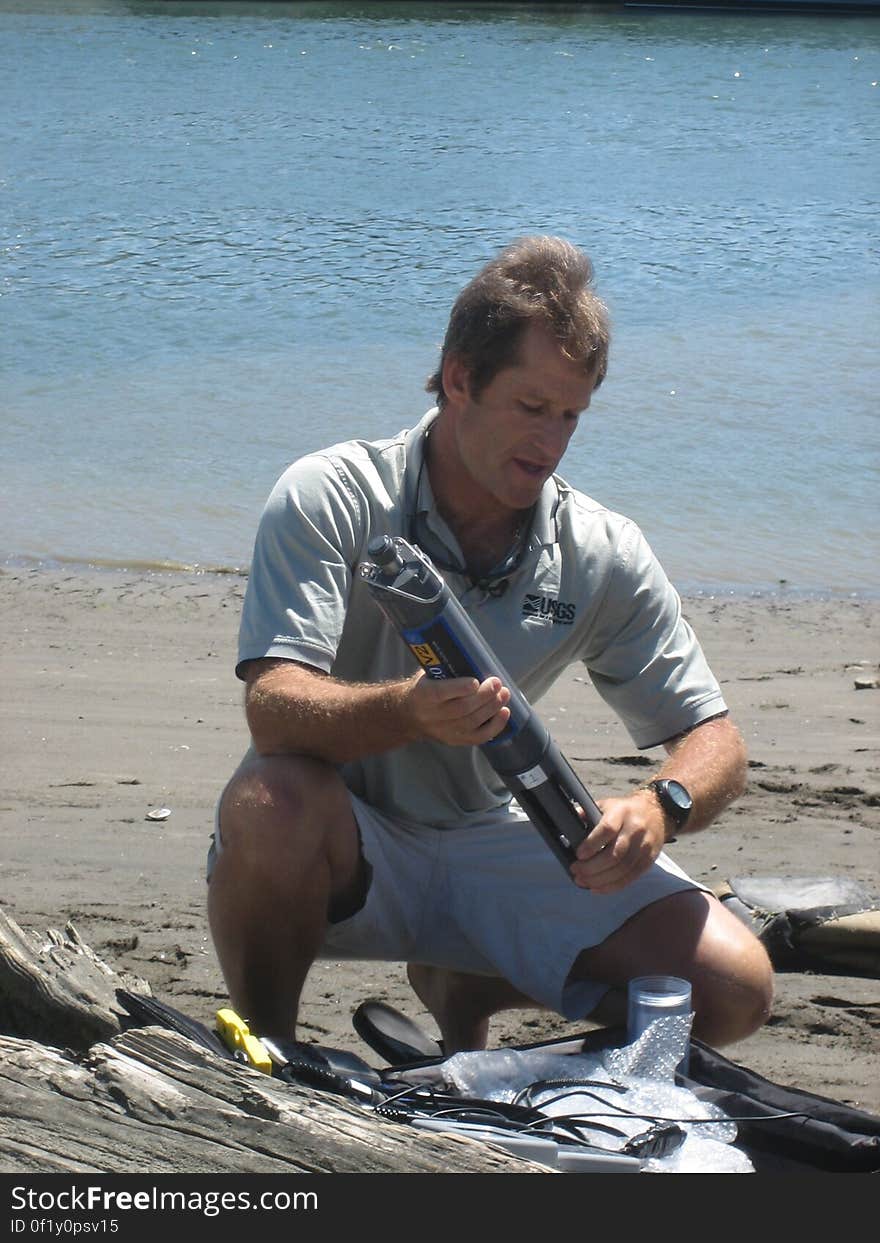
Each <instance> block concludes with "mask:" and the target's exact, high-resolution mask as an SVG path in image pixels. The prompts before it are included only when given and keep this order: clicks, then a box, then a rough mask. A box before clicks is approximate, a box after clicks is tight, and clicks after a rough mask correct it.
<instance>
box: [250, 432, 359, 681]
mask: <svg viewBox="0 0 880 1243" xmlns="http://www.w3.org/2000/svg"><path fill="white" fill-rule="evenodd" d="M363 522H364V512H363V501H362V498H361V497H359V495H358V494H357V492H356V491H355V489H354V488H353V487H352V486H351V483H350V481H349V480H348V479H347V477H346V475H345V474H344V472H343V471H342V470H341V467H340V465H339V464H337V463H335V462H334V461H332V460H331V459H329V458H327V457H325V456H322V455H320V454H314V455H312V456H309V457H306V458H302V459H300V460H299V461H298V462H295V463H294V464H293V465H292V466H291V467H290V468H289V469H288V470H287V471H285V473H284V474H283V475H282V476H281V478H280V479H279V481H278V483H277V484H276V485H275V487H274V489H273V490H272V493H271V494H270V496H269V499H268V501H267V502H266V507H265V509H264V510H263V514H262V517H261V519H260V523H259V527H258V529H257V536H256V541H255V543H254V553H253V558H252V560H251V568H250V574H249V577H248V585H247V590H246V592H245V599H244V606H243V608H242V617H241V626H240V630H239V643H238V663H237V665H236V674H237V675H238V676H239V677H243V676H244V674H243V668H242V666H243V664H244V663H245V662H246V661H248V660H255V659H258V658H260V657H265V656H269V657H273V656H274V657H281V658H283V659H286V660H298V661H302V662H303V663H304V664H309V665H314V666H316V667H317V668H319V669H322V670H324V671H325V672H329V670H330V667H331V665H332V664H333V660H334V657H335V655H336V649H337V646H338V644H339V638H340V635H341V634H342V628H343V625H344V622H345V609H346V603H347V600H348V595H349V590H350V587H351V579H352V573H353V569H354V566H355V564H356V561H357V558H358V554H359V550H360V545H361V542H362V541H361V535H360V533H361V531H362V529H363Z"/></svg>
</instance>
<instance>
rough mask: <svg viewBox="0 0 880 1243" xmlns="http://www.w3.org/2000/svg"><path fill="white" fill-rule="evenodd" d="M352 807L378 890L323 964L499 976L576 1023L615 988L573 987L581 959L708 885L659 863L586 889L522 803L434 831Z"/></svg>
mask: <svg viewBox="0 0 880 1243" xmlns="http://www.w3.org/2000/svg"><path fill="white" fill-rule="evenodd" d="M351 802H352V807H353V809H354V814H355V818H356V820H357V824H358V828H359V830H360V835H361V846H362V850H363V854H364V858H365V859H366V861H367V864H368V869H367V871H368V874H369V873H371V876H370V881H369V887H368V889H367V892H366V897H365V899H364V901H363V905H362V906H361V907H360V908H359V909H358V910H357V911H355V912H354V914H351V915H349V916H348V917H347V918H345V919H342V920H341V921H340V922H338V923H331V924H329V925H328V928H327V933H326V936H325V939H324V944H323V947H322V948H321V950H320V952H319V955H318V957H319V958H321V959H370V960H376V961H382V962H417V963H428V964H431V965H433V966H438V967H449V968H453V969H455V970H458V971H467V972H471V973H473V974H475V975H487V976H501V977H503V978H504V979H506V980H508V981H509V982H510V983H511V984H513V985H514V986H515V987H516V988H517V989H519V991H520V992H522V993H524V994H525V995H526V996H527V997H530V998H532V999H533V1000H534V1001H537V1002H540V1003H541V1004H542V1005H544V1006H547V1007H548V1008H549V1009H550V1010H553V1011H555V1012H556V1013H558V1014H561V1015H563V1016H564V1017H565V1018H567V1019H570V1020H577V1019H581V1018H585V1017H586V1016H587V1015H588V1014H590V1013H592V1011H593V1010H594V1009H595V1007H596V1005H597V1004H598V1003H599V1001H600V1000H601V998H602V996H603V994H604V993H605V992H607V990H608V987H609V986H608V985H607V984H604V983H601V982H599V981H589V980H587V981H569V979H568V975H569V972H570V971H571V968H572V966H573V965H574V962H575V960H576V959H577V957H578V955H579V954H580V952H581V950H584V949H589V948H591V947H592V946H595V945H599V944H601V942H602V941H604V940H605V939H606V938H607V937H609V936H610V935H611V933H613V932H616V931H617V929H618V928H620V927H621V926H622V925H623V924H624V923H625V922H626V921H627V920H628V919H629V918H630V917H631V916H632V915H635V914H636V913H637V912H638V911H640V910H642V909H643V908H644V907H646V906H649V905H650V904H651V903H652V902H656V901H658V899H660V898H665V897H668V896H670V895H671V894H674V893H681V892H683V891H684V890H688V889H696V890H699V889H703V888H704V886H701V885H698V884H697V883H696V882H695V881H693V880H691V879H690V877H689V876H687V875H686V873H685V872H683V871H682V870H681V868H679V867H678V865H677V864H675V863H673V861H672V860H671V859H670V858H669V857H668V856H667V855H665V854H661V855H660V857H659V858H658V859H657V861H656V862H655V863H654V864H653V865H652V866H651V868H649V870H648V871H647V872H646V873H644V875H642V876H640V877H639V878H638V880H636V881H634V882H633V883H632V884H631V885H628V886H627V887H626V888H625V889H623V890H622V891H621V892H620V893H615V894H594V893H591V892H590V891H589V890H587V889H580V888H578V886H577V885H575V884H574V883H573V882H572V880H571V878H570V877H569V876H568V875H567V874H566V872H565V869H564V868H563V867H562V865H561V864H560V863H559V861H558V859H557V858H556V857H555V855H553V854H552V853H551V852H550V850H549V848H548V847H547V846H546V845H545V843H544V841H543V839H542V838H541V837H540V835H539V833H538V832H537V830H536V829H535V828H533V826H532V825H531V823H530V822H529V820H528V819H527V817H526V816H525V814H524V813H523V812H522V811H521V810H520V808H519V807H518V806H517V804H516V803H513V804H511V805H510V806H509V807H507V808H500V809H498V810H497V811H495V812H492V813H491V814H489V815H487V816H485V817H484V818H482V819H481V820H479V821H477V822H470V823H469V824H468V825H467V827H463V828H461V829H432V828H429V827H425V826H423V825H413V824H408V823H401V822H400V821H395V820H392V819H391V818H390V817H388V816H386V815H384V814H383V813H382V812H380V811H377V810H376V808H375V807H371V806H370V805H369V804H367V803H365V802H363V801H362V800H361V799H359V798H357V797H356V796H355V795H352V796H351ZM215 839H216V842H217V843H219V832H217V831H215ZM217 849H222V846H214V845H212V848H211V853H210V854H209V860H208V875H209V877H210V871H211V867H212V865H213V859H214V858H215V857H216V850H217Z"/></svg>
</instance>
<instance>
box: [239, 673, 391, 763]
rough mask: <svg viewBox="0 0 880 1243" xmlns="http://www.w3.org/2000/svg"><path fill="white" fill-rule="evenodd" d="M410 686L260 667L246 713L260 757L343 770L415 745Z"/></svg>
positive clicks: (251, 681) (253, 678) (249, 689)
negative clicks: (311, 761)
mask: <svg viewBox="0 0 880 1243" xmlns="http://www.w3.org/2000/svg"><path fill="white" fill-rule="evenodd" d="M408 688H409V682H408V681H397V682H382V683H375V684H373V683H368V684H360V683H352V682H342V681H339V680H338V679H337V678H333V677H330V676H329V675H326V674H322V673H321V672H319V671H318V670H312V669H307V668H304V667H303V666H302V665H297V664H294V663H293V662H291V661H276V662H265V663H264V662H260V666H259V668H258V669H256V670H255V671H254V673H253V674H252V675H251V676H250V677H249V678H248V685H247V691H246V698H245V710H246V714H247V720H248V725H249V727H250V731H251V736H252V738H253V740H254V746H255V747H256V749H257V750H258V751H259V752H260V753H261V754H262V755H291V754H299V755H311V756H314V757H315V758H316V759H322V760H326V761H327V762H328V763H331V764H343V763H345V762H346V761H348V760H353V759H358V758H359V757H360V756H363V755H370V754H375V753H376V752H379V751H388V750H391V749H392V748H393V747H399V746H402V745H403V744H404V743H406V742H410V741H412V739H413V732H412V731H413V726H412V722H411V719H410V716H409V714H408V712H407V709H406V698H407V692H408Z"/></svg>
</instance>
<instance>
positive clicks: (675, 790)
mask: <svg viewBox="0 0 880 1243" xmlns="http://www.w3.org/2000/svg"><path fill="white" fill-rule="evenodd" d="M666 793H667V794H668V795H669V797H670V798H671V799H672V801H673V803H675V805H676V807H679V808H680V809H681V810H682V811H690V809H691V805H692V801H693V800H692V799H691V796H690V795H689V794H688V792H687V790H686V789H685V788H684V786H683V785H682V784H681V782H680V781H667V783H666Z"/></svg>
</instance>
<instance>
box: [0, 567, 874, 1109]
mask: <svg viewBox="0 0 880 1243" xmlns="http://www.w3.org/2000/svg"><path fill="white" fill-rule="evenodd" d="M244 587H245V579H244V578H243V577H241V576H239V575H215V574H196V573H189V574H180V573H164V572H153V571H147V570H141V569H133V570H104V571H98V570H81V569H78V568H70V569H65V568H61V569H59V568H55V569H19V568H14V567H7V568H6V569H4V570H3V571H2V572H0V625H2V630H3V634H4V639H5V641H4V644H3V650H2V656H0V660H2V666H0V671H2V681H3V686H4V710H3V716H4V726H3V749H2V753H3V760H2V777H3V793H2V798H0V824H2V831H3V842H4V845H3V850H2V854H0V906H2V907H3V908H4V909H5V910H6V912H7V913H8V914H10V915H11V916H12V917H13V918H14V919H15V920H17V921H18V923H19V924H21V925H22V926H24V927H33V928H38V929H45V928H47V927H63V926H64V924H65V923H66V922H67V921H68V920H72V921H73V922H74V924H75V925H76V927H77V928H78V930H79V932H80V934H81V936H82V937H83V938H84V939H85V940H86V941H87V942H88V943H89V944H90V945H91V946H92V947H93V948H94V949H95V950H96V951H97V952H98V953H99V954H100V955H101V956H102V957H103V958H104V959H105V960H106V961H108V962H109V963H111V964H112V965H113V966H114V967H116V968H117V969H119V970H123V969H124V970H128V971H132V972H134V973H136V974H137V975H140V976H142V977H144V978H146V979H147V980H148V981H149V983H150V985H151V987H152V989H153V992H154V994H155V995H156V996H157V997H159V998H160V999H162V1000H165V1001H168V1002H170V1003H171V1004H173V1005H175V1006H177V1007H178V1008H179V1009H181V1010H183V1011H185V1012H186V1013H187V1014H189V1015H191V1016H192V1017H194V1018H199V1019H201V1020H202V1021H204V1022H207V1023H211V1022H212V1020H213V1015H214V1012H215V1011H216V1010H217V1008H218V1007H219V1006H221V1005H223V1004H225V1003H226V1001H227V998H226V994H225V991H224V987H223V981H222V978H221V975H220V972H219V969H218V966H217V963H216V960H215V958H214V953H213V949H212V946H211V942H210V938H209V935H208V930H207V922H206V916H205V883H204V857H205V851H206V848H207V845H208V838H209V834H210V832H211V827H212V817H213V807H214V802H215V799H216V797H217V794H218V792H219V790H220V788H221V787H222V785H223V783H224V782H225V780H226V778H227V777H228V775H229V773H230V772H231V770H232V768H233V766H234V764H235V763H236V762H237V760H238V758H239V756H240V755H241V753H242V751H243V750H244V748H245V745H246V741H247V737H246V728H245V723H244V717H243V714H242V710H241V686H240V684H239V683H238V682H237V681H236V679H235V677H234V673H233V666H234V659H235V644H236V634H237V627H238V615H239V609H240V603H241V599H242V596H243V593H244ZM685 612H686V614H687V615H688V617H689V618H690V620H691V621H692V623H693V624H694V626H695V627H696V629H697V632H698V634H699V635H700V637H701V639H702V642H703V645H704V648H705V650H706V652H707V655H708V657H709V659H710V662H711V663H712V665H713V668H714V669H715V672H716V674H717V675H718V676H719V678H720V680H721V682H722V684H723V686H724V690H725V694H726V696H727V699H728V702H729V704H730V707H731V710H732V713H733V715H734V718H735V720H736V721H737V722H738V724H739V726H740V728H741V729H742V731H743V734H744V736H745V738H746V741H747V743H748V747H749V753H750V766H751V767H750V786H749V789H748V791H747V793H746V794H745V795H744V796H743V798H742V799H741V800H740V801H739V802H738V803H737V804H736V805H735V807H733V808H731V809H730V810H728V812H727V813H726V814H725V815H724V816H723V817H722V818H721V819H720V820H719V821H718V823H717V824H716V825H715V826H713V828H711V829H710V830H708V831H706V832H704V833H702V834H698V835H694V836H689V837H686V838H684V839H682V840H681V841H680V842H679V844H678V845H677V847H676V848H675V857H676V858H677V859H678V860H679V861H680V862H681V863H682V865H683V866H684V867H685V868H686V869H687V870H688V871H689V872H690V873H691V874H692V875H693V876H695V877H697V878H699V879H700V880H702V881H704V882H705V883H707V884H709V885H711V886H713V887H714V886H716V885H718V884H721V883H722V882H724V881H729V880H731V879H733V878H737V877H757V876H792V877H818V876H830V877H837V878H848V879H852V880H855V881H858V882H860V883H861V884H863V885H866V886H868V887H869V888H870V889H871V890H872V891H873V892H875V893H880V850H878V845H880V690H878V689H877V688H876V686H873V687H871V686H866V687H865V688H864V689H859V688H857V685H856V683H857V682H858V681H865V682H870V681H871V680H872V679H876V675H877V661H878V655H880V653H878V644H877V631H878V620H880V602H877V601H869V600H865V599H859V598H848V599H842V600H815V599H800V598H796V597H792V598H787V597H786V595H785V593H784V592H781V593H780V594H777V595H772V596H771V595H762V596H753V597H748V598H738V597H734V596H726V595H725V596H717V597H712V596H701V597H697V598H693V599H688V600H686V601H685ZM539 710H540V712H541V715H542V717H543V718H544V720H545V721H546V722H547V723H548V724H549V725H550V727H551V730H552V731H553V733H554V736H555V738H556V741H557V742H558V743H559V745H560V746H561V748H562V750H563V751H564V752H565V753H566V755H567V756H568V758H569V759H570V760H571V761H572V763H573V764H574V766H575V767H576V768H577V770H578V771H579V773H580V775H581V777H582V778H583V780H584V782H585V784H587V786H588V787H589V788H590V789H591V791H592V792H593V794H594V795H595V796H596V797H602V796H603V795H605V794H611V793H615V792H618V791H622V790H625V789H626V788H628V787H629V786H630V785H632V784H635V783H636V782H638V781H639V780H640V779H641V778H643V777H644V774H645V765H647V764H653V763H654V762H655V760H656V758H657V757H656V756H652V755H651V753H648V755H641V756H640V755H637V754H636V753H635V751H634V748H633V746H632V744H631V742H630V741H629V739H628V737H627V735H626V734H625V732H624V730H623V727H622V726H621V725H620V724H619V722H618V721H617V720H616V718H614V717H613V715H612V714H611V713H610V712H609V710H608V709H607V708H606V707H605V705H604V704H603V703H602V701H601V700H600V699H599V698H598V696H597V695H596V694H595V692H594V691H593V689H592V687H591V686H590V684H589V681H588V679H587V678H586V675H585V673H584V672H583V671H582V670H579V669H577V668H572V669H571V670H570V671H569V672H568V674H567V675H566V676H565V678H564V679H563V680H562V681H561V682H560V683H559V684H558V685H557V687H556V688H555V690H554V691H553V693H552V694H551V695H550V696H548V697H547V698H546V699H545V700H543V701H542V703H541V705H540V708H539ZM159 807H167V808H169V809H170V811H171V814H170V816H169V817H168V818H167V819H165V820H164V821H151V820H149V819H148V818H147V814H148V812H150V810H151V809H154V808H159ZM368 997H379V998H382V999H384V1000H386V1001H389V1002H391V1003H392V1004H394V1005H396V1006H398V1007H400V1008H401V1009H403V1010H405V1011H406V1012H407V1013H408V1014H410V1015H412V1016H413V1017H415V1018H418V1019H420V1020H421V1021H423V1022H424V1023H425V1024H426V1026H428V1028H429V1029H430V1030H433V1028H432V1027H431V1021H430V1019H429V1018H428V1017H427V1016H426V1015H425V1014H424V1012H423V1011H422V1010H421V1008H420V1005H419V1003H418V1002H417V1000H416V999H415V997H414V996H413V995H412V994H411V993H410V990H409V988H408V986H407V984H406V982H405V977H404V971H403V967H402V966H399V965H391V966H388V965H384V964H373V963H370V964H365V965H364V964H361V965H356V966H347V965H344V964H336V963H327V964H323V965H320V966H318V967H316V968H315V969H314V971H313V973H312V975H311V976H310V979H309V982H308V985H307V989H306V993H305V996H304V1001H303V1006H302V1015H301V1020H302V1021H301V1029H300V1034H301V1036H302V1038H304V1039H307V1040H308V1039H312V1040H315V1041H318V1042H321V1043H325V1044H333V1045H336V1046H338V1047H342V1048H350V1049H352V1050H354V1051H357V1052H358V1053H360V1054H361V1055H362V1056H366V1057H367V1058H368V1059H369V1058H371V1057H373V1058H374V1060H375V1055H373V1054H371V1052H370V1051H369V1050H368V1049H366V1047H365V1046H364V1045H363V1044H362V1042H361V1041H360V1040H359V1038H358V1037H357V1036H356V1034H355V1033H354V1031H353V1029H352V1025H351V1015H352V1012H353V1011H354V1009H355V1007H356V1006H357V1005H358V1003H359V1002H361V1001H363V1000H365V999H366V998H368ZM878 1029H880V980H877V979H872V978H865V977H858V976H848V975H839V974H835V975H820V974H813V973H808V972H792V973H784V974H783V973H780V974H779V975H778V977H777V997H776V1004H775V1010H774V1014H773V1016H772V1018H771V1020H770V1022H769V1023H768V1024H767V1026H766V1027H765V1028H764V1029H763V1030H762V1031H760V1032H759V1033H757V1034H756V1035H754V1036H752V1037H751V1038H750V1039H748V1040H746V1041H743V1042H741V1043H740V1044H738V1045H734V1046H731V1047H730V1048H728V1049H727V1050H725V1052H726V1053H727V1055H728V1056H729V1057H732V1058H733V1059H734V1060H736V1061H739V1062H742V1063H744V1064H746V1065H748V1066H750V1067H752V1068H753V1069H755V1070H757V1071H759V1072H760V1073H761V1074H763V1075H765V1076H767V1077H768V1078H771V1079H774V1080H776V1081H777V1082H780V1083H791V1084H796V1085H798V1086H801V1087H805V1088H807V1089H809V1090H811V1091H814V1092H818V1093H821V1094H823V1095H826V1096H830V1097H833V1098H834V1099H837V1100H840V1101H845V1102H847V1103H850V1104H853V1105H857V1106H859V1107H861V1108H863V1109H867V1110H870V1111H872V1112H874V1113H880V1073H878V1067H880V1057H878V1054H880V1031H878ZM573 1030H575V1028H574V1027H571V1026H570V1025H566V1024H565V1023H564V1022H563V1021H562V1020H561V1019H556V1018H554V1017H550V1016H546V1017H545V1016H536V1015H534V1014H529V1013H526V1012H515V1013H511V1014H509V1015H506V1016H504V1017H503V1019H499V1020H496V1022H495V1024H494V1025H493V1028H492V1042H493V1043H502V1042H508V1041H531V1040H537V1039H539V1038H541V1037H542V1036H543V1035H545V1034H547V1035H557V1034H559V1035H561V1034H563V1033H565V1032H567V1031H573Z"/></svg>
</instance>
